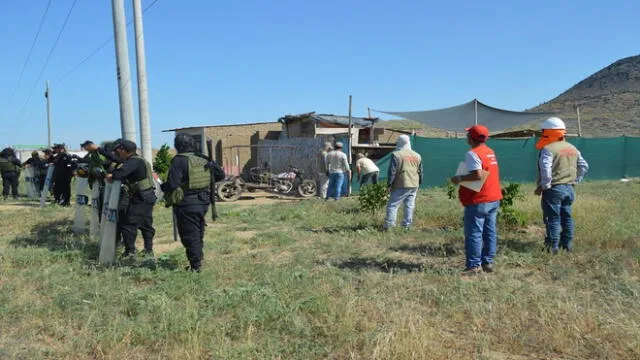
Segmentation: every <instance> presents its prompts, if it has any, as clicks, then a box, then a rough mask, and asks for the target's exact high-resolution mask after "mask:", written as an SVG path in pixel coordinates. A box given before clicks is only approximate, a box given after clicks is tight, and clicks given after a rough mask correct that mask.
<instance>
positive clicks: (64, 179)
mask: <svg viewBox="0 0 640 360" xmlns="http://www.w3.org/2000/svg"><path fill="white" fill-rule="evenodd" d="M54 181H55V183H54V184H53V198H54V200H55V202H56V204H59V205H62V206H69V205H70V204H71V177H70V176H59V177H57V178H56V179H55V180H54Z"/></svg>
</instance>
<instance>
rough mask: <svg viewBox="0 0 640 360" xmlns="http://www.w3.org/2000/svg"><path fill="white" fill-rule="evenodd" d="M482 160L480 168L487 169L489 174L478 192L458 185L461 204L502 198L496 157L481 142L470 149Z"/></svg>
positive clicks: (472, 203)
mask: <svg viewBox="0 0 640 360" xmlns="http://www.w3.org/2000/svg"><path fill="white" fill-rule="evenodd" d="M471 151H472V152H474V153H475V154H476V155H477V156H478V158H480V161H481V162H482V170H484V171H488V172H489V176H488V177H487V180H486V181H485V182H484V185H482V189H480V191H479V192H475V191H473V190H471V189H468V188H466V187H464V186H460V189H459V190H458V196H459V198H460V202H461V203H462V205H464V206H467V205H474V204H480V203H485V202H493V201H498V200H502V189H501V188H500V171H499V168H498V159H497V158H496V154H495V153H494V152H493V150H492V149H491V148H490V147H488V146H487V145H485V144H481V145H479V146H476V147H474V148H472V149H471Z"/></svg>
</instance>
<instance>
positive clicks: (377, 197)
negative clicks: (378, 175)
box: [358, 183, 389, 214]
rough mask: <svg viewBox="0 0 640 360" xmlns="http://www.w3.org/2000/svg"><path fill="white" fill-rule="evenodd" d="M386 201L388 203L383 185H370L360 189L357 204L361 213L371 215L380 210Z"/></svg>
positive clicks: (384, 185)
mask: <svg viewBox="0 0 640 360" xmlns="http://www.w3.org/2000/svg"><path fill="white" fill-rule="evenodd" d="M387 201H389V192H388V191H387V184H385V183H379V184H375V185H374V184H370V185H365V186H363V187H361V188H360V196H359V197H358V202H359V203H360V209H362V211H365V212H368V213H372V214H373V213H375V212H376V211H378V210H380V209H382V208H383V207H384V206H385V205H386V204H387Z"/></svg>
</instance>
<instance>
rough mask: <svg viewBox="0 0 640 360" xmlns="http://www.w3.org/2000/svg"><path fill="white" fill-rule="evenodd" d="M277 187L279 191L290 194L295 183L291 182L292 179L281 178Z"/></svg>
mask: <svg viewBox="0 0 640 360" xmlns="http://www.w3.org/2000/svg"><path fill="white" fill-rule="evenodd" d="M276 189H277V190H278V192H281V193H283V194H288V193H290V192H291V190H293V183H292V182H291V180H279V181H278V184H277V185H276Z"/></svg>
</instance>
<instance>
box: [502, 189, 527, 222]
mask: <svg viewBox="0 0 640 360" xmlns="http://www.w3.org/2000/svg"><path fill="white" fill-rule="evenodd" d="M522 200H524V195H523V194H522V191H521V190H520V184H516V183H511V184H508V185H507V186H505V187H503V188H502V202H501V203H500V213H499V214H500V220H501V221H502V222H503V223H504V225H506V226H507V227H518V226H524V225H525V221H524V217H523V216H522V213H521V212H520V211H518V209H516V207H515V204H516V201H522Z"/></svg>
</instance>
